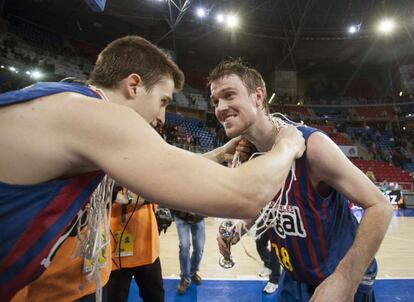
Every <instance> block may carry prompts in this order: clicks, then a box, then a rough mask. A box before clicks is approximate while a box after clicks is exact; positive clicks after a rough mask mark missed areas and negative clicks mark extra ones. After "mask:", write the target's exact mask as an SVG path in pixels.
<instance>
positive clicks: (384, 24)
mask: <svg viewBox="0 0 414 302" xmlns="http://www.w3.org/2000/svg"><path fill="white" fill-rule="evenodd" d="M394 29H395V22H394V20H391V19H383V20H381V21H380V23H378V31H379V32H380V33H383V34H388V33H390V32H392V31H393V30H394Z"/></svg>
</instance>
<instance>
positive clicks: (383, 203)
mask: <svg viewBox="0 0 414 302" xmlns="http://www.w3.org/2000/svg"><path fill="white" fill-rule="evenodd" d="M306 154H307V155H306V156H307V159H308V163H309V166H310V169H311V171H312V175H313V176H315V177H314V178H313V180H314V183H319V182H324V183H326V184H328V185H329V186H331V187H333V188H334V189H336V190H337V191H339V192H341V193H343V194H344V195H345V196H346V197H348V198H349V199H350V200H352V201H355V203H357V204H358V205H359V206H361V207H362V208H364V210H365V212H364V216H363V218H362V220H361V224H360V226H359V228H358V231H357V234H356V237H355V240H354V243H353V244H352V246H351V248H350V249H349V251H348V252H347V253H346V255H345V256H344V258H343V259H342V260H341V261H340V263H339V265H338V266H337V268H336V270H335V272H334V273H333V274H332V275H331V276H329V277H328V278H327V279H326V280H325V281H324V282H322V283H321V284H320V285H319V287H318V288H317V289H316V291H315V294H314V296H313V298H312V299H311V301H353V299H354V298H353V297H354V294H355V292H356V290H357V288H358V285H359V283H360V282H361V280H362V277H363V275H364V273H365V271H366V270H367V268H368V266H369V264H370V262H371V261H372V259H373V257H374V256H375V253H376V252H377V250H378V248H379V246H380V245H381V242H382V240H383V238H384V236H385V233H386V231H387V228H388V225H389V223H390V220H391V216H392V207H391V205H390V203H389V202H388V200H387V199H386V197H385V196H384V195H383V194H382V193H381V192H380V191H379V190H378V188H377V187H375V185H374V184H373V183H372V182H371V181H370V180H369V179H368V178H367V177H366V176H365V174H364V173H362V172H361V171H360V170H359V169H358V168H357V167H355V166H354V165H353V164H352V163H351V162H350V161H349V160H348V159H347V158H346V156H345V155H344V154H343V153H342V151H341V150H340V149H339V147H338V146H336V145H335V143H334V142H332V141H331V140H330V139H329V138H328V137H326V136H325V135H323V134H321V133H315V134H312V136H311V137H310V138H309V140H308V143H307V151H306Z"/></svg>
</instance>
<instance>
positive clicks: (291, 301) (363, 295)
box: [276, 271, 375, 302]
mask: <svg viewBox="0 0 414 302" xmlns="http://www.w3.org/2000/svg"><path fill="white" fill-rule="evenodd" d="M315 289H316V286H313V285H309V284H307V283H303V282H298V281H295V280H294V279H292V278H291V277H290V276H289V274H286V272H285V271H283V272H282V274H281V275H280V279H279V287H278V289H277V295H276V297H277V300H276V301H278V302H308V301H309V300H310V298H312V295H313V293H314V291H315ZM354 302H375V295H374V290H373V289H372V290H370V291H368V292H367V291H362V290H360V289H358V290H357V292H356V294H355V297H354Z"/></svg>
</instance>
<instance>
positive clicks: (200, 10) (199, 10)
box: [196, 7, 206, 18]
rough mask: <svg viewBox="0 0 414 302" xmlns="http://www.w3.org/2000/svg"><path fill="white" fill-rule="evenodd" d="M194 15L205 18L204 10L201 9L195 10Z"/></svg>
mask: <svg viewBox="0 0 414 302" xmlns="http://www.w3.org/2000/svg"><path fill="white" fill-rule="evenodd" d="M196 14H197V16H198V17H199V18H204V17H205V16H206V10H205V9H204V8H202V7H199V8H197V10H196Z"/></svg>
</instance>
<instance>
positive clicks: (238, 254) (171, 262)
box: [160, 217, 414, 279]
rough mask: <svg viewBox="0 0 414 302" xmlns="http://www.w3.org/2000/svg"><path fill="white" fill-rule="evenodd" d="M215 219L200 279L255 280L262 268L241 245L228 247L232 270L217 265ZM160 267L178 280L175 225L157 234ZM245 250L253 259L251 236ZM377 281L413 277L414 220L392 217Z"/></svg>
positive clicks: (208, 222) (209, 228) (209, 225)
mask: <svg viewBox="0 0 414 302" xmlns="http://www.w3.org/2000/svg"><path fill="white" fill-rule="evenodd" d="M218 223H219V222H218V219H215V218H208V219H206V243H205V249H204V256H203V259H202V262H201V266H200V275H201V276H202V277H203V278H213V279H218V278H225V279H256V278H259V277H258V272H259V271H260V269H261V268H262V265H261V263H260V262H257V261H255V260H253V259H251V258H250V257H249V256H247V255H246V252H245V250H244V248H243V246H242V244H240V243H239V244H237V245H236V246H233V247H232V254H233V256H234V257H235V260H236V265H235V267H233V268H232V269H228V270H226V269H222V268H220V266H219V265H218V258H219V252H218V249H217V243H216V234H217V229H218ZM160 241H161V264H162V270H163V276H164V277H167V278H168V277H178V276H179V274H180V266H179V261H178V235H177V230H176V227H175V223H173V224H172V225H171V227H170V228H169V229H168V231H167V233H166V234H161V240H160ZM242 242H243V244H244V246H245V247H246V250H247V251H248V252H249V253H250V254H252V255H253V256H254V257H255V258H256V259H257V260H259V256H258V254H257V252H256V248H255V244H254V241H253V238H252V237H245V238H244V239H243V240H242ZM377 260H378V264H379V274H378V277H379V278H413V277H414V217H393V219H392V222H391V225H390V227H389V229H388V232H387V235H386V237H385V239H384V242H383V244H382V246H381V248H380V250H379V252H378V254H377Z"/></svg>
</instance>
